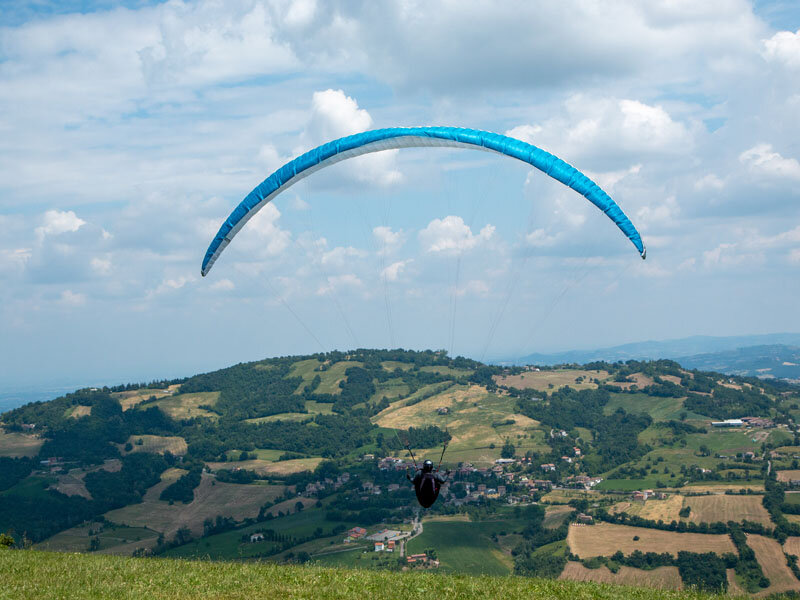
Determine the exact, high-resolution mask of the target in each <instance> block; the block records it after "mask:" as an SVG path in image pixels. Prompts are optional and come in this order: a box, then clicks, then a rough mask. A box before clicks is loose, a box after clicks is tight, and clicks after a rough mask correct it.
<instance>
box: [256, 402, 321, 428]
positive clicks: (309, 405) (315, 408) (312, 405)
mask: <svg viewBox="0 0 800 600" xmlns="http://www.w3.org/2000/svg"><path fill="white" fill-rule="evenodd" d="M306 411H307V412H304V413H300V412H288V413H279V414H277V415H270V416H268V417H256V418H255V419H245V421H246V422H247V423H268V422H270V421H305V420H306V419H312V418H313V417H314V415H320V414H321V415H329V414H331V413H332V412H333V404H331V403H329V402H315V401H314V400H306Z"/></svg>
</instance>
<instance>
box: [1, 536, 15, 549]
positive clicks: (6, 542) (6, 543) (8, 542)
mask: <svg viewBox="0 0 800 600" xmlns="http://www.w3.org/2000/svg"><path fill="white" fill-rule="evenodd" d="M13 545H14V538H13V537H11V536H10V535H7V534H5V533H0V549H3V548H11V546H13Z"/></svg>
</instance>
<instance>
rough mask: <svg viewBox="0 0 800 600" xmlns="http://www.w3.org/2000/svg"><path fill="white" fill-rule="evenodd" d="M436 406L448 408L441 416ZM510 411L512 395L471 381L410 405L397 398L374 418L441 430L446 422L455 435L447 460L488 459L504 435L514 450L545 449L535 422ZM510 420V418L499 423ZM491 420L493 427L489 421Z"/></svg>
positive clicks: (435, 456)
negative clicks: (499, 392) (496, 391)
mask: <svg viewBox="0 0 800 600" xmlns="http://www.w3.org/2000/svg"><path fill="white" fill-rule="evenodd" d="M436 385H439V384H436ZM421 391H422V390H421ZM440 408H447V409H448V411H449V414H448V415H439V414H438V412H437V411H438V409H440ZM514 410H515V400H514V399H513V398H510V397H507V396H496V395H494V394H489V393H487V392H486V390H485V388H482V387H479V386H475V385H473V386H462V385H457V386H453V387H450V388H449V389H447V390H445V391H443V392H442V393H440V394H436V395H434V396H431V397H430V398H427V399H425V400H422V401H420V402H418V403H416V404H413V405H411V406H406V405H405V402H404V401H400V402H395V403H393V404H392V405H391V406H389V407H388V408H386V409H385V410H383V411H381V412H380V413H379V414H378V415H376V416H375V417H373V419H372V420H373V422H375V423H377V424H378V425H380V426H381V427H393V428H403V429H405V428H408V427H409V426H413V427H421V426H426V425H431V424H435V425H438V426H439V427H441V428H443V429H444V428H445V427H446V428H447V430H448V431H449V432H450V434H451V435H452V436H453V439H452V440H451V441H450V444H449V446H448V449H447V455H446V456H445V461H446V462H447V463H449V464H454V463H458V462H462V461H469V462H472V463H473V464H488V463H492V462H494V460H496V459H498V458H500V450H501V447H502V445H503V442H504V440H505V439H510V440H511V441H512V442H513V443H514V445H515V446H516V448H517V453H518V454H524V453H525V452H526V451H527V450H533V451H539V452H541V451H544V450H548V449H549V447H548V446H546V445H544V444H543V441H544V438H543V432H542V431H541V430H539V429H538V427H539V423H538V422H537V421H534V420H533V419H530V418H528V417H526V416H524V415H520V414H516V413H515V412H514ZM509 419H511V420H513V421H514V423H513V424H510V425H502V426H499V423H502V422H504V421H506V420H509ZM493 423H495V424H496V425H497V426H492V424H493ZM492 445H494V448H492V447H491V446H492ZM438 452H439V449H431V450H430V451H429V452H428V453H427V454H426V453H425V452H422V453H421V457H422V458H431V459H436V460H438Z"/></svg>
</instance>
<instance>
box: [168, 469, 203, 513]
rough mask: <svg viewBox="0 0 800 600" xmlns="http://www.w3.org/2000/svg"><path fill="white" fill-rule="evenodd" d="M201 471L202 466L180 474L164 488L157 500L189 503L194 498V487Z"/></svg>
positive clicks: (197, 483) (199, 478) (200, 475)
mask: <svg viewBox="0 0 800 600" xmlns="http://www.w3.org/2000/svg"><path fill="white" fill-rule="evenodd" d="M202 473H203V468H202V467H200V466H197V467H193V468H192V469H191V470H190V471H189V472H188V473H186V474H185V475H181V476H180V477H179V478H178V479H177V480H176V481H173V482H172V483H171V484H170V485H168V486H167V487H166V488H164V490H163V491H162V492H161V495H160V496H159V500H166V501H169V502H183V503H185V504H189V503H190V502H192V500H194V489H195V488H196V487H197V486H198V485H200V480H201V479H202Z"/></svg>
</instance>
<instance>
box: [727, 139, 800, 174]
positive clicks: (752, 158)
mask: <svg viewBox="0 0 800 600" xmlns="http://www.w3.org/2000/svg"><path fill="white" fill-rule="evenodd" d="M739 161H740V162H741V163H742V164H744V165H746V166H747V167H748V168H749V169H750V170H751V171H753V172H754V173H758V174H760V175H766V176H768V177H788V178H791V179H800V162H798V161H797V159H795V158H784V157H783V156H781V155H780V154H779V153H777V152H774V151H773V150H772V144H756V145H755V146H753V147H752V148H750V149H749V150H745V151H744V152H742V153H741V154H740V155H739Z"/></svg>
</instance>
